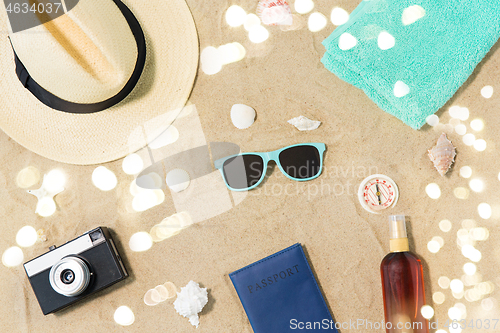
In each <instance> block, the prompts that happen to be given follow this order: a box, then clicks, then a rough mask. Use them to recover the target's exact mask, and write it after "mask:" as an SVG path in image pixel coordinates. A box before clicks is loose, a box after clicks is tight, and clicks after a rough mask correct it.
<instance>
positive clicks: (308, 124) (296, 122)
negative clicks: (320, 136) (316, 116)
mask: <svg viewBox="0 0 500 333" xmlns="http://www.w3.org/2000/svg"><path fill="white" fill-rule="evenodd" d="M288 123H289V124H291V125H293V126H295V127H297V129H298V130H299V131H312V130H315V129H316V128H318V127H319V125H321V121H317V120H311V119H309V118H306V117H304V116H300V117H297V118H293V119H290V120H289V121H288Z"/></svg>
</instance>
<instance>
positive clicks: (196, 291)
mask: <svg viewBox="0 0 500 333" xmlns="http://www.w3.org/2000/svg"><path fill="white" fill-rule="evenodd" d="M207 303H208V293H207V288H200V285H199V284H198V283H196V282H194V281H189V283H188V284H187V285H186V286H185V287H183V288H181V292H180V293H177V299H176V300H175V302H174V308H175V311H177V313H178V314H180V315H181V316H183V317H186V318H189V322H190V323H191V325H193V326H196V327H198V325H199V324H200V320H199V317H198V313H200V312H201V310H202V309H203V307H204V306H205V305H206V304H207Z"/></svg>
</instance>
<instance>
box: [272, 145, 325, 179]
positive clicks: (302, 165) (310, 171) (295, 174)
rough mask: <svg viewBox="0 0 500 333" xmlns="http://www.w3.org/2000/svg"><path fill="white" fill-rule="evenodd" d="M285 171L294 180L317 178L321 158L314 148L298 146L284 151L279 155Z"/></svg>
mask: <svg viewBox="0 0 500 333" xmlns="http://www.w3.org/2000/svg"><path fill="white" fill-rule="evenodd" d="M279 160H280V164H281V167H282V168H283V170H284V171H285V172H286V173H287V174H288V175H289V176H290V177H292V178H296V179H307V178H311V177H314V176H317V175H318V174H319V172H320V168H321V156H320V155H319V151H318V149H317V148H316V147H314V146H296V147H291V148H288V149H285V150H283V151H282V152H281V153H280V155H279Z"/></svg>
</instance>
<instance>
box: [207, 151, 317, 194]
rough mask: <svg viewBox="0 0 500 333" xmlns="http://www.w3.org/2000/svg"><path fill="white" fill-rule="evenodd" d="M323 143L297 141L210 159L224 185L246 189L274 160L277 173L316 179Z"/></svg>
mask: <svg viewBox="0 0 500 333" xmlns="http://www.w3.org/2000/svg"><path fill="white" fill-rule="evenodd" d="M325 150H326V146H325V144H324V143H301V144H297V145H293V146H288V147H285V148H281V149H278V150H275V151H271V152H268V153H243V154H237V155H232V156H227V157H224V158H221V159H218V160H216V161H215V162H214V164H215V168H216V169H218V170H220V172H221V174H222V178H224V181H225V183H226V186H227V188H229V189H230V190H232V191H246V190H251V189H253V188H255V187H257V186H258V185H259V184H260V183H261V182H262V180H263V179H264V176H265V175H266V170H267V164H268V162H269V161H274V162H276V164H277V165H278V168H279V169H280V170H281V172H282V173H283V174H284V175H285V176H287V177H288V178H290V179H292V180H297V181H306V180H311V179H315V178H317V177H318V176H319V175H320V174H321V169H322V168H323V153H324V152H325Z"/></svg>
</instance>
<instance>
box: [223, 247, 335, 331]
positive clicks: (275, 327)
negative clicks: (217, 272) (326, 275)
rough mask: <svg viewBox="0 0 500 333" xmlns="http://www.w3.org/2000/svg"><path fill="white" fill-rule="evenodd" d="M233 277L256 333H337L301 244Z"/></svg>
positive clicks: (248, 267)
mask: <svg viewBox="0 0 500 333" xmlns="http://www.w3.org/2000/svg"><path fill="white" fill-rule="evenodd" d="M229 277H230V278H231V281H232V282H233V285H234V288H235V289H236V292H237V293H238V296H239V298H240V300H241V304H243V308H244V309H245V311H246V313H247V316H248V319H249V321H250V324H251V325H252V328H253V330H254V332H255V333H284V332H297V331H301V330H305V331H307V332H325V331H327V332H337V330H336V329H335V323H334V321H333V319H332V316H331V314H330V311H328V308H327V306H326V303H325V300H324V298H323V295H321V291H320V290H319V287H318V284H317V283H316V279H315V278H314V275H313V273H312V271H311V268H310V267H309V263H308V262H307V259H306V256H305V255H304V251H303V249H302V246H301V245H300V244H298V243H297V244H295V245H292V246H290V247H289V248H286V249H284V250H282V251H280V252H278V253H275V254H273V255H271V256H269V257H267V258H264V259H262V260H259V261H257V262H255V263H253V264H251V265H248V266H246V267H244V268H242V269H240V270H237V271H235V272H233V273H231V274H229Z"/></svg>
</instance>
